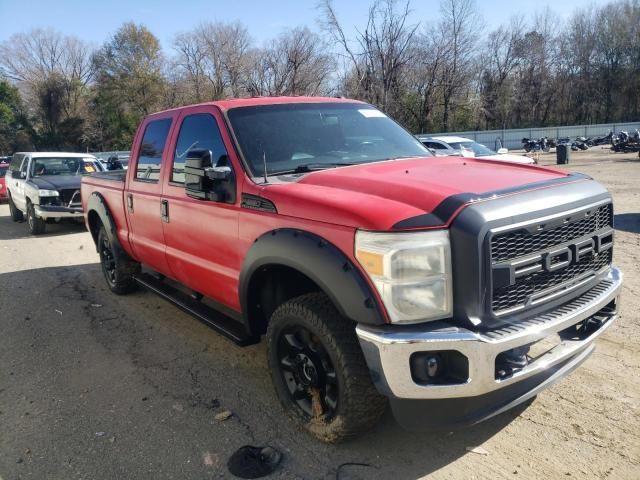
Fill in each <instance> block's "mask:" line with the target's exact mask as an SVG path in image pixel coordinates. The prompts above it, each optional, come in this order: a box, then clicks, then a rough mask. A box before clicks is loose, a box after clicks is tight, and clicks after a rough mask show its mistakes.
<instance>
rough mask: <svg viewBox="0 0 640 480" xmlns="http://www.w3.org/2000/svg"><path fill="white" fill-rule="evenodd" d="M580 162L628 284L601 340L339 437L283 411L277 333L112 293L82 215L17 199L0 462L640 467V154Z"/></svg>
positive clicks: (580, 158) (10, 472) (0, 403)
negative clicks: (480, 416) (551, 368)
mask: <svg viewBox="0 0 640 480" xmlns="http://www.w3.org/2000/svg"><path fill="white" fill-rule="evenodd" d="M553 159H554V157H553V154H551V155H549V154H547V155H543V156H542V157H541V159H540V162H541V163H542V164H551V163H553ZM565 168H566V167H565ZM568 168H570V169H573V170H577V171H581V172H584V173H587V174H589V175H592V176H593V177H595V178H596V179H597V180H599V181H601V182H603V183H604V184H605V185H606V186H607V187H608V188H609V189H610V190H611V191H612V193H613V196H614V199H615V201H616V226H617V232H616V250H615V263H616V264H618V265H619V266H621V267H622V269H623V270H624V273H625V274H626V277H625V286H624V292H623V301H622V308H621V314H620V317H619V320H618V321H617V323H616V324H615V325H614V326H613V327H612V328H611V329H610V330H609V331H608V332H607V333H606V334H605V335H604V336H603V337H602V338H601V339H600V340H599V344H598V348H597V350H596V352H595V354H594V355H593V356H592V357H591V358H590V359H589V360H588V361H587V362H586V363H585V364H583V366H582V367H581V368H579V369H578V370H577V371H576V372H574V373H573V374H572V375H571V376H569V377H568V378H566V379H565V380H564V381H562V382H561V383H559V384H557V385H555V386H554V387H552V388H551V389H550V390H547V391H545V392H544V393H542V394H541V395H539V396H538V398H537V399H536V400H535V401H534V402H533V403H532V404H531V405H529V406H528V407H522V408H519V409H517V410H515V411H511V412H508V413H506V414H504V415H502V416H500V417H498V418H495V419H493V420H491V421H488V422H485V423H484V424H481V425H478V426H476V427H474V428H470V429H466V430H462V431H456V432H453V433H452V432H446V431H445V432H430V433H423V434H415V433H407V432H405V431H403V430H401V429H400V428H399V427H397V426H396V425H395V423H394V421H393V419H392V418H391V417H390V416H389V415H387V416H386V417H385V418H384V420H383V421H382V422H381V424H380V425H379V426H378V427H377V428H376V429H375V430H374V431H372V432H370V433H369V434H367V435H365V436H363V437H362V438H359V439H357V440H355V441H351V442H349V443H346V444H343V445H339V446H327V445H323V444H320V443H318V442H316V441H314V440H313V439H311V438H310V437H308V436H307V435H306V434H304V433H303V432H301V431H298V430H297V429H296V428H295V426H293V425H292V424H291V423H290V422H289V421H288V420H286V419H285V417H284V416H283V414H282V412H281V410H280V407H279V405H278V403H277V400H276V398H275V396H274V393H273V391H272V387H271V384H270V381H269V376H268V372H267V370H266V368H265V363H266V362H265V349H264V346H263V345H257V346H253V347H248V348H239V347H236V346H234V345H233V344H231V343H230V342H228V341H227V340H225V339H223V338H222V337H220V336H218V335H217V334H216V333H215V332H214V331H212V330H211V329H209V328H207V327H206V326H204V325H202V324H201V323H199V322H197V321H196V320H194V319H192V318H191V317H189V316H188V315H186V314H185V313H182V312H181V311H180V310H178V309H176V308H174V307H173V306H171V305H169V304H167V303H166V302H164V301H163V300H161V299H159V298H158V297H156V296H155V295H154V294H152V293H149V292H145V291H140V292H138V293H135V294H133V295H130V296H127V297H118V296H115V295H112V294H111V293H110V292H108V291H107V289H106V287H105V283H104V280H103V278H102V276H101V272H100V270H99V266H98V264H97V261H98V258H97V255H96V253H95V250H94V248H93V245H92V243H91V239H90V236H89V234H88V233H86V232H85V231H84V228H83V227H80V226H74V225H69V224H65V225H57V226H54V227H52V228H50V230H49V233H48V234H47V235H44V236H42V237H37V238H35V237H30V236H29V235H28V234H27V229H26V225H25V224H14V223H12V222H11V220H10V218H9V209H8V207H7V206H6V205H1V206H0V292H1V293H0V365H1V367H0V480H13V479H19V478H21V479H112V478H131V479H138V478H144V479H146V478H149V479H154V480H159V479H165V478H180V479H196V478H197V479H203V478H229V477H231V475H230V474H229V473H228V472H227V469H226V461H227V459H228V458H229V456H230V455H231V453H232V452H233V451H234V450H235V449H236V448H238V447H240V446H242V445H246V444H253V445H265V444H270V445H273V446H274V447H276V448H278V449H280V450H281V451H282V452H283V453H284V460H283V463H282V465H281V467H280V468H279V469H278V471H277V473H275V474H274V475H272V477H271V478H287V479H289V478H291V479H295V478H304V479H335V478H340V479H365V478H366V479H386V478H392V477H393V478H395V479H398V480H400V479H416V478H438V479H442V478H487V479H503V478H620V479H622V478H629V479H638V478H640V412H639V406H640V375H639V373H640V325H639V321H638V320H639V318H640V315H639V313H638V312H639V311H640V300H639V299H640V271H639V270H640V268H639V265H640V253H639V252H640V248H639V247H640V189H639V187H638V185H640V160H639V159H638V157H637V154H627V155H623V154H609V153H608V152H607V151H605V150H603V149H592V150H590V151H589V152H576V153H573V155H572V163H571V164H570V165H569V166H568ZM225 410H229V411H230V412H232V413H233V415H232V416H231V417H230V418H228V419H226V420H217V419H216V418H215V417H216V414H218V413H220V412H223V411H225ZM469 447H481V448H482V450H477V451H479V452H480V453H473V452H469V451H468V449H469Z"/></svg>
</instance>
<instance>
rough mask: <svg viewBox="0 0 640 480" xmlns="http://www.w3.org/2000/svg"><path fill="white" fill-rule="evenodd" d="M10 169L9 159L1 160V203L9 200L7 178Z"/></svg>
mask: <svg viewBox="0 0 640 480" xmlns="http://www.w3.org/2000/svg"><path fill="white" fill-rule="evenodd" d="M8 168H9V162H8V159H7V158H2V159H0V202H5V201H6V200H7V185H6V181H5V176H6V175H7V169H8Z"/></svg>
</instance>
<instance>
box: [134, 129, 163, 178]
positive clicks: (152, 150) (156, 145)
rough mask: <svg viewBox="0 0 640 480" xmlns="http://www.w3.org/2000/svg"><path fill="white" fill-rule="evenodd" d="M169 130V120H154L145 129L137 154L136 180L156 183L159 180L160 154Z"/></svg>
mask: <svg viewBox="0 0 640 480" xmlns="http://www.w3.org/2000/svg"><path fill="white" fill-rule="evenodd" d="M170 128H171V119H170V118H163V119H160V120H154V121H152V122H149V123H148V124H147V126H146V127H145V129H144V135H143V137H142V143H141V144H140V151H139V152H138V162H137V164H136V180H142V181H147V182H157V181H158V180H159V179H160V168H161V167H162V153H163V152H164V148H165V145H166V143H167V136H168V135H169V129H170Z"/></svg>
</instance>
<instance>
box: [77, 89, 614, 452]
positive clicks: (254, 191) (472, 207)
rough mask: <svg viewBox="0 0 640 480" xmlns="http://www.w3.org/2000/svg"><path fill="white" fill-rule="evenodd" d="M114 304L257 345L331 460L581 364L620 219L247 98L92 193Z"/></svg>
mask: <svg viewBox="0 0 640 480" xmlns="http://www.w3.org/2000/svg"><path fill="white" fill-rule="evenodd" d="M81 194H82V203H83V207H84V214H85V219H86V224H87V227H88V229H89V231H90V232H91V234H92V236H93V239H94V240H95V243H96V246H97V250H98V252H99V254H100V260H101V264H102V270H103V271H104V275H105V278H106V281H107V283H108V285H109V287H110V289H111V290H112V291H113V292H115V293H117V294H124V293H128V292H130V291H132V290H133V289H135V288H136V287H137V286H138V285H142V286H145V287H147V288H150V289H151V290H153V291H155V292H157V293H158V294H160V295H162V296H164V297H165V298H166V299H168V300H170V301H171V302H173V303H175V304H176V305H178V306H180V307H181V308H183V309H184V310H186V311H188V312H190V313H192V314H193V315H195V316H196V317H198V318H199V319H200V320H202V321H204V322H206V323H208V324H210V325H211V326H212V327H213V328H215V329H216V330H217V331H219V332H220V333H222V334H224V335H226V336H228V337H229V338H231V339H232V340H234V341H235V342H237V343H238V344H240V345H248V344H252V343H255V342H258V341H259V340H260V339H261V338H264V339H265V341H266V342H267V351H268V364H269V367H270V371H271V375H272V380H273V383H274V385H275V390H276V392H277V395H278V397H279V399H280V401H281V403H282V404H283V406H284V408H285V410H286V411H287V412H288V413H289V415H290V416H291V417H293V418H294V419H295V420H296V421H298V422H300V423H301V424H302V425H304V426H305V427H306V429H307V430H308V431H310V432H311V433H312V434H313V435H315V436H316V437H317V438H319V439H321V440H324V441H328V442H335V441H339V440H342V439H344V438H347V437H350V436H353V435H356V434H358V433H360V432H362V431H363V430H365V429H366V428H368V427H370V426H371V425H373V424H374V423H375V422H376V421H377V420H378V418H379V417H380V415H381V414H382V413H383V412H384V410H385V408H386V407H387V405H390V406H391V409H392V411H393V413H394V415H395V417H396V419H397V420H398V421H399V423H400V424H402V425H404V426H407V427H409V428H413V429H415V428H430V427H432V426H434V425H446V426H447V427H450V426H452V425H454V424H473V423H477V422H479V421H482V420H484V419H487V418H489V417H492V416H494V415H496V414H498V413H500V412H503V411H505V410H507V409H509V408H511V407H513V406H515V405H517V404H519V403H522V402H524V401H526V400H528V399H530V398H532V397H534V396H535V395H536V394H537V393H538V392H540V391H541V390H542V389H544V388H546V387H548V386H549V385H551V384H552V383H553V382H555V381H557V380H558V379H560V378H561V377H563V376H564V375H566V374H567V373H569V372H570V371H572V370H573V369H575V368H576V367H577V366H578V365H579V364H580V363H581V362H583V361H584V360H585V359H586V358H587V357H588V356H589V355H590V354H591V352H592V351H593V349H594V340H595V339H596V337H598V336H599V335H600V334H602V332H604V331H605V330H606V329H607V328H608V327H609V326H610V325H611V324H612V322H613V321H614V319H615V318H616V303H617V299H618V295H619V291H620V285H621V278H622V275H621V273H620V271H619V270H618V269H617V268H615V267H613V266H612V254H613V206H612V200H611V196H610V194H609V193H608V192H607V191H606V190H605V189H604V188H603V187H602V186H601V185H600V184H598V183H597V182H595V181H593V180H592V179H591V178H589V177H586V176H584V175H580V174H572V173H565V172H562V171H558V170H555V169H551V168H542V167H536V166H529V165H516V164H507V163H505V162H495V161H487V160H475V159H470V158H454V157H449V158H443V157H438V158H436V157H433V156H431V155H430V153H429V152H428V151H427V150H426V149H425V148H424V147H423V146H422V145H421V144H420V142H419V141H417V140H416V139H415V138H414V137H413V136H412V135H411V134H409V133H408V132H407V131H405V130H404V129H403V128H402V127H400V126H399V125H398V124H397V123H395V122H394V121H393V120H391V119H390V118H388V117H387V116H386V115H385V114H384V113H382V112H380V111H379V110H377V109H375V108H374V107H372V106H370V105H367V104H364V103H360V102H357V101H352V100H346V99H336V98H305V97H295V98H285V97H278V98H251V99H238V100H225V101H218V102H211V103H206V104H201V105H195V106H189V107H184V108H177V109H174V110H168V111H165V112H160V113H156V114H153V115H150V116H148V117H147V118H145V120H144V121H143V122H142V124H141V125H140V128H139V129H138V131H137V133H136V136H135V139H134V143H133V147H132V152H131V160H130V163H129V169H128V170H127V171H121V172H105V173H100V174H95V175H91V176H88V177H85V178H83V179H82V191H81Z"/></svg>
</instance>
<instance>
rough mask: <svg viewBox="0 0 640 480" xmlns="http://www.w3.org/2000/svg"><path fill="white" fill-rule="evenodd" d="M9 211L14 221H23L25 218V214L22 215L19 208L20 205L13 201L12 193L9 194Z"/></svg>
mask: <svg viewBox="0 0 640 480" xmlns="http://www.w3.org/2000/svg"><path fill="white" fill-rule="evenodd" d="M9 212H10V213H11V220H13V221H14V222H21V221H22V220H24V216H23V215H22V212H21V211H20V210H18V207H16V204H15V203H13V199H12V198H11V195H9Z"/></svg>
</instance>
